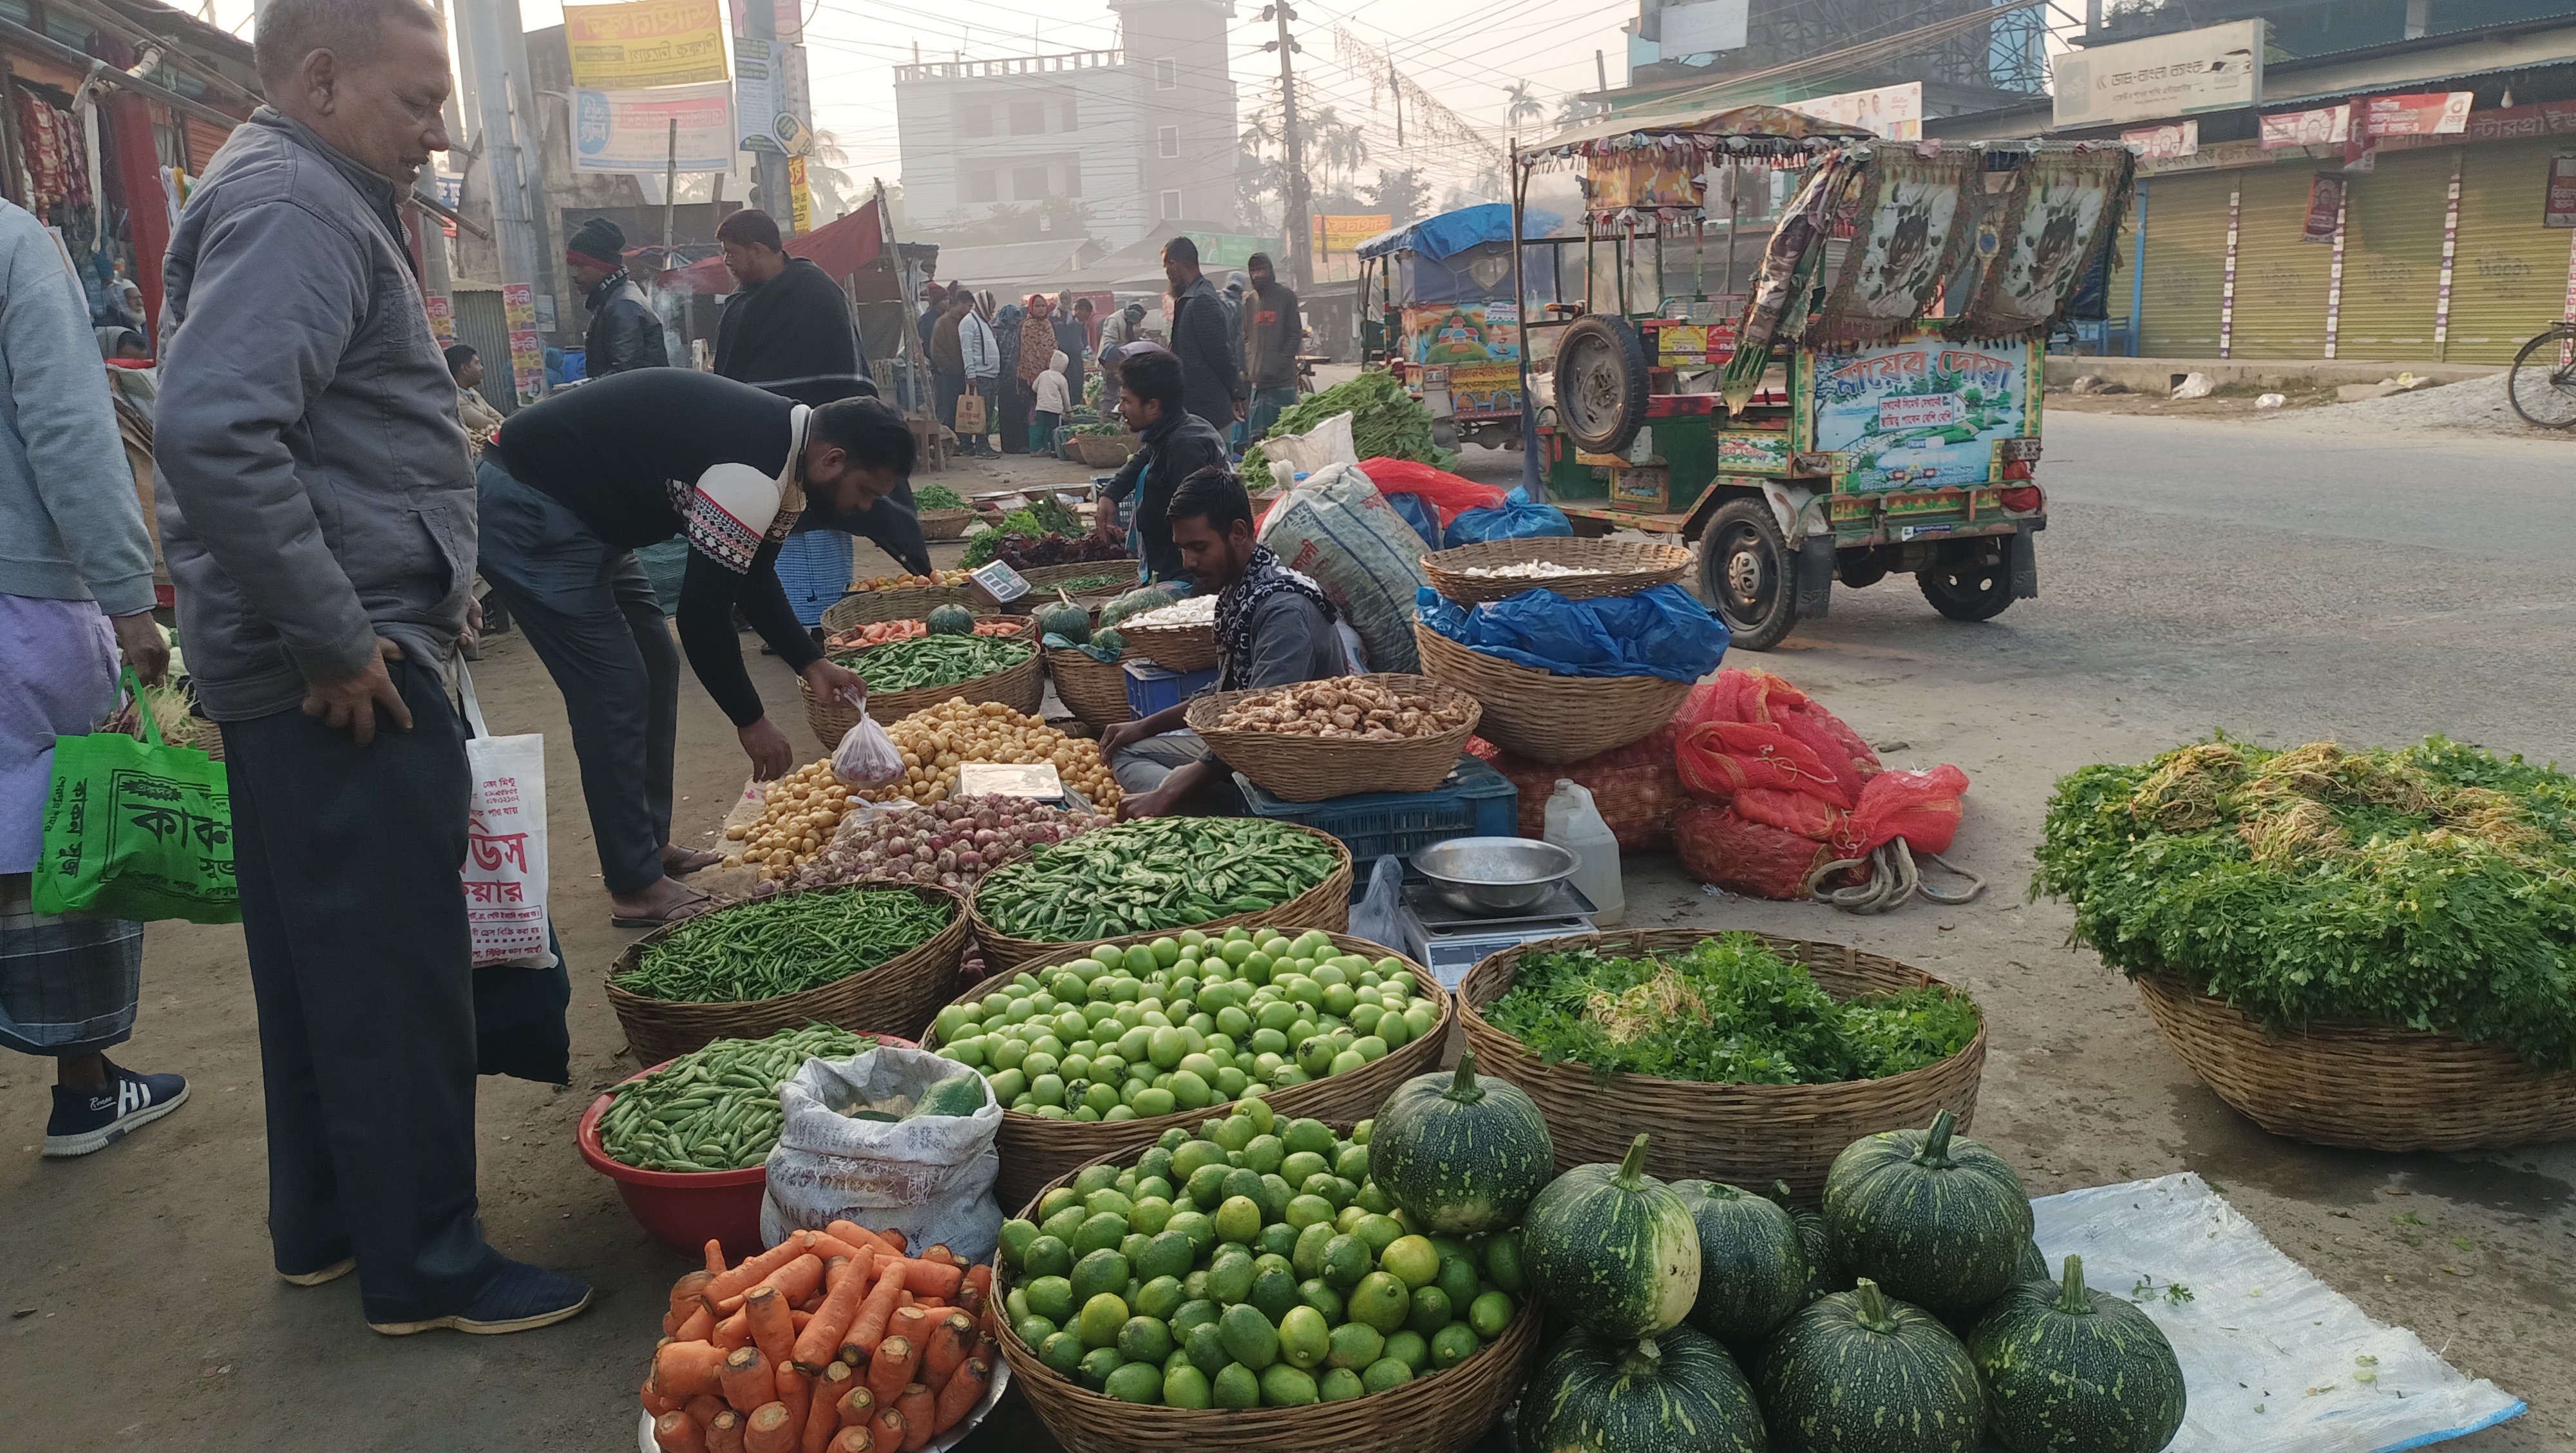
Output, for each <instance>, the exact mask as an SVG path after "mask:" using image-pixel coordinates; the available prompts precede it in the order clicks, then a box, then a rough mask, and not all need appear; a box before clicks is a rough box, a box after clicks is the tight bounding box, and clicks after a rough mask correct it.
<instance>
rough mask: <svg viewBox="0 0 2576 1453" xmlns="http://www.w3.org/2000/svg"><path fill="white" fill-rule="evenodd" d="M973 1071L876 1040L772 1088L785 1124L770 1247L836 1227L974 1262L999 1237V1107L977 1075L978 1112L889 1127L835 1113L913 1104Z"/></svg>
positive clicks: (769, 1212) (765, 1236) (772, 1178)
mask: <svg viewBox="0 0 2576 1453" xmlns="http://www.w3.org/2000/svg"><path fill="white" fill-rule="evenodd" d="M960 1073H967V1074H972V1073H974V1072H973V1071H971V1070H968V1069H967V1068H966V1066H964V1065H961V1064H959V1063H958V1062H957V1061H955V1060H953V1059H943V1058H941V1057H940V1056H938V1055H935V1054H932V1053H930V1052H929V1051H928V1050H921V1049H906V1048H904V1047H902V1046H900V1045H892V1044H881V1045H879V1046H877V1047H876V1048H874V1049H871V1050H868V1051H866V1052H864V1053H862V1054H859V1055H857V1056H855V1057H853V1058H850V1059H844V1060H824V1059H809V1060H807V1061H805V1066H804V1068H802V1069H800V1070H798V1071H797V1072H796V1077H795V1078H794V1079H792V1080H789V1081H788V1082H787V1083H786V1084H784V1085H781V1086H779V1087H778V1102H779V1108H780V1109H781V1110H782V1111H784V1112H785V1124H784V1126H783V1127H782V1128H781V1129H780V1131H779V1133H778V1148H777V1149H775V1150H773V1151H771V1152H770V1153H769V1191H768V1194H767V1195H765V1196H764V1197H762V1199H761V1203H760V1237H761V1241H762V1243H763V1244H764V1245H769V1246H775V1245H777V1244H778V1243H779V1242H781V1241H783V1240H785V1239H786V1238H787V1233H789V1232H791V1231H820V1230H822V1229H823V1228H824V1227H825V1226H826V1225H828V1224H830V1223H831V1222H832V1221H834V1220H849V1221H855V1222H857V1223H858V1224H859V1225H861V1226H865V1227H866V1228H868V1229H869V1230H871V1231H885V1230H889V1229H891V1230H895V1231H900V1232H902V1233H903V1238H904V1244H905V1245H907V1246H915V1247H921V1246H945V1247H947V1248H948V1249H949V1250H951V1251H953V1252H956V1253H957V1254H958V1255H960V1256H963V1257H966V1258H968V1259H969V1260H973V1261H982V1260H984V1259H985V1258H987V1257H989V1256H991V1255H992V1254H993V1248H994V1246H995V1245H996V1244H997V1243H998V1242H999V1241H1000V1240H1001V1235H1002V1210H1001V1207H999V1206H998V1205H995V1204H994V1202H993V1177H994V1175H995V1174H996V1173H997V1172H998V1171H999V1170H1000V1169H1001V1165H1002V1158H1001V1155H1000V1154H999V1153H998V1152H997V1151H995V1150H994V1148H993V1137H994V1136H995V1135H996V1134H998V1133H999V1132H1000V1130H1001V1128H1002V1106H1001V1102H1000V1101H998V1100H995V1099H994V1098H993V1091H992V1087H991V1086H990V1085H988V1084H985V1083H984V1081H983V1077H982V1076H980V1075H978V1076H976V1083H977V1084H978V1085H979V1086H981V1087H982V1088H983V1091H984V1108H983V1109H981V1110H978V1111H976V1112H975V1113H974V1114H972V1115H924V1116H921V1117H919V1118H917V1119H912V1120H901V1121H896V1122H894V1123H892V1124H888V1123H886V1122H884V1121H881V1120H859V1119H854V1118H852V1117H851V1116H848V1115H845V1114H843V1113H842V1111H843V1109H844V1108H846V1107H848V1106H850V1105H853V1104H858V1103H861V1102H867V1103H872V1104H882V1103H884V1102H886V1101H888V1100H894V1099H898V1098H902V1099H909V1098H916V1097H918V1096H919V1095H920V1094H921V1093H922V1092H923V1091H924V1090H927V1089H929V1088H930V1087H931V1086H932V1085H935V1084H937V1083H938V1082H939V1081H941V1080H944V1079H948V1078H950V1077H952V1076H955V1075H957V1074H960Z"/></svg>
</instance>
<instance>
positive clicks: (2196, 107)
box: [2050, 20, 2264, 127]
mask: <svg viewBox="0 0 2576 1453" xmlns="http://www.w3.org/2000/svg"><path fill="white" fill-rule="evenodd" d="M2263 26H2264V22H2262V21H2260V20H2239V21H2234V22H2231V23H2229V24H2226V25H2210V26H2204V27H2202V28H2201V29H2198V30H2186V31H2181V32H2178V33H2176V34H2173V35H2158V36H2151V37H2149V38H2148V39H2145V40H2130V41H2122V42H2121V43H2119V44H2117V45H2095V46H2087V47H2085V48H2084V49H2083V50H2081V51H2074V52H2069V53H2066V54H2061V55H2057V56H2052V57H2051V58H2050V59H2051V61H2052V62H2053V64H2054V70H2055V73H2056V74H2055V80H2056V88H2055V92H2054V111H2055V123H2054V124H2056V125H2057V126H2060V127H2072V126H2108V125H2111V124H2113V123H2116V122H2121V121H2163V120H2166V119H2168V118H2170V117H2176V116H2187V115H2190V114H2191V113H2193V112H2195V111H2224V110H2231V109H2234V108H2236V107H2239V106H2259V105H2261V104H2262V102H2263V46H2264V35H2263Z"/></svg>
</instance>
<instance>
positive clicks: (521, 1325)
mask: <svg viewBox="0 0 2576 1453" xmlns="http://www.w3.org/2000/svg"><path fill="white" fill-rule="evenodd" d="M589 1305H590V1288H589V1287H588V1286H586V1285H584V1284H583V1283H581V1282H578V1281H575V1280H574V1279H573V1278H571V1277H568V1276H565V1275H563V1274H562V1273H560V1272H552V1271H547V1270H546V1269H545V1268H543V1267H537V1266H530V1265H528V1264H527V1263H526V1262H524V1261H505V1262H503V1263H501V1269H500V1270H499V1271H496V1272H494V1273H493V1274H492V1279H491V1280H490V1281H488V1282H485V1283H484V1284H483V1290H482V1291H480V1292H478V1293H476V1294H475V1297H474V1300H473V1301H471V1302H468V1303H466V1305H465V1310H463V1311H461V1312H458V1313H456V1314H455V1315H453V1316H448V1317H425V1318H423V1319H421V1320H420V1321H417V1322H369V1323H368V1324H367V1325H368V1326H370V1327H373V1328H374V1329H376V1330H377V1331H379V1332H381V1333H383V1334H384V1335H386V1336H388V1337H408V1336H410V1335H411V1334H413V1333H414V1332H433V1331H436V1330H437V1329H439V1328H441V1327H452V1328H454V1329H455V1330H457V1331H459V1332H473V1333H477V1334H480V1335H483V1336H494V1335H498V1334H500V1333H503V1332H525V1331H529V1330H530V1329H532V1328H537V1327H547V1326H552V1325H553V1324H555V1323H557V1322H561V1321H566V1320H569V1319H570V1318H573V1317H577V1316H579V1315H581V1313H582V1310H583V1309H584V1308H586V1307H588V1306H589Z"/></svg>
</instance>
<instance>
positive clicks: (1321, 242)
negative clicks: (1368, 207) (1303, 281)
mask: <svg viewBox="0 0 2576 1453" xmlns="http://www.w3.org/2000/svg"><path fill="white" fill-rule="evenodd" d="M1394 226H1395V214H1394V213H1392V212H1370V213H1362V214H1356V215H1334V216H1318V217H1317V218H1316V219H1315V250H1316V251H1317V252H1357V251H1358V250H1359V246H1360V244H1361V243H1363V242H1366V241H1368V240H1369V239H1370V238H1372V237H1375V236H1376V235H1378V234H1379V233H1381V232H1384V231H1387V230H1388V229H1390V228H1392V227H1394Z"/></svg>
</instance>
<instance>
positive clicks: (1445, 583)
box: [1422, 538, 1691, 605]
mask: <svg viewBox="0 0 2576 1453" xmlns="http://www.w3.org/2000/svg"><path fill="white" fill-rule="evenodd" d="M1531 561H1544V562H1546V563H1547V564H1550V565H1563V566H1566V567H1568V568H1571V569H1578V570H1588V571H1598V572H1600V573H1599V574H1597V575H1566V576H1554V577H1548V576H1539V577H1528V578H1524V577H1520V576H1501V577H1496V576H1485V575H1467V574H1463V573H1461V572H1464V571H1466V570H1468V569H1471V568H1477V567H1482V568H1485V569H1491V568H1493V567H1494V566H1497V565H1524V564H1527V563H1529V562H1531ZM1690 567H1691V552H1690V551H1688V550H1685V549H1683V548H1682V547H1681V546H1679V545H1650V544H1647V543H1645V542H1643V541H1628V540H1582V539H1564V538H1544V539H1536V540H1487V541H1485V542H1484V543H1482V544H1479V545H1461V546H1459V547H1458V548H1457V549H1455V550H1441V551H1438V552H1436V553H1433V554H1429V555H1425V556H1423V557H1422V573H1423V574H1425V575H1428V576H1430V577H1431V588H1432V589H1434V590H1437V591H1439V592H1440V593H1441V594H1442V595H1445V596H1447V597H1449V598H1450V599H1451V600H1454V601H1459V602H1461V603H1463V604H1468V605H1473V604H1475V603H1476V602H1478V601H1484V600H1501V599H1504V598H1505V597H1507V596H1514V595H1519V594H1520V593H1522V592H1523V591H1529V590H1553V591H1555V592H1556V593H1557V594H1559V595H1561V596H1564V597H1565V598H1566V599H1568V600H1591V599H1594V598H1595V597H1598V596H1605V595H1634V594H1636V593H1637V592H1638V591H1641V590H1651V589H1653V588H1654V587H1656V586H1658V585H1670V584H1672V583H1673V582H1674V581H1676V580H1679V579H1681V578H1682V577H1683V576H1684V575H1686V574H1688V573H1689V571H1690Z"/></svg>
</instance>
